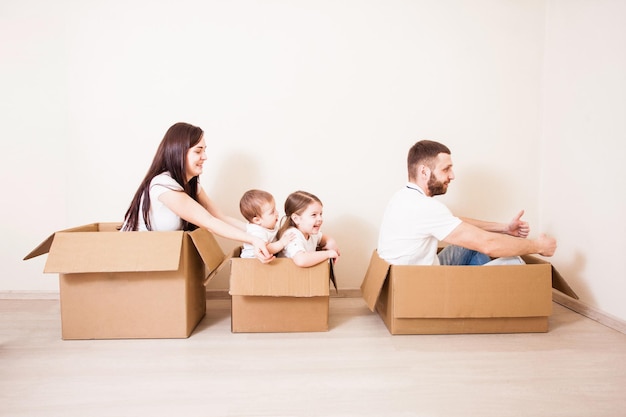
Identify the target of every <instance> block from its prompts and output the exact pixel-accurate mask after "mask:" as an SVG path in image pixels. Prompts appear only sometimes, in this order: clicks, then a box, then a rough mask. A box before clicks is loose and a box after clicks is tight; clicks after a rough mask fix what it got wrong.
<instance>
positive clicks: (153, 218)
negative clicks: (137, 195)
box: [137, 172, 200, 232]
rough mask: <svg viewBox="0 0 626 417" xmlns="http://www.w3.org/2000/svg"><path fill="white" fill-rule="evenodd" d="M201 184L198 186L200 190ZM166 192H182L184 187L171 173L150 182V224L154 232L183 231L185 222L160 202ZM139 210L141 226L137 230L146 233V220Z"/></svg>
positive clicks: (163, 174)
mask: <svg viewBox="0 0 626 417" xmlns="http://www.w3.org/2000/svg"><path fill="white" fill-rule="evenodd" d="M199 187H200V184H198V188H199ZM166 191H182V192H184V191H185V190H184V189H183V186H182V185H180V184H179V183H177V182H176V180H174V178H172V176H171V175H170V173H169V172H164V173H162V174H159V175H157V176H155V177H154V178H152V181H150V224H151V226H152V230H153V231H158V232H164V231H165V232H166V231H174V230H182V229H183V221H182V219H181V218H180V217H178V215H177V214H176V213H174V212H173V211H172V210H170V209H169V208H167V206H166V205H165V204H163V203H161V202H160V201H159V197H160V196H161V194H163V193H164V192H166ZM141 210H142V208H141V207H140V208H139V224H138V227H137V230H139V231H146V230H148V229H147V227H146V223H145V220H144V218H143V216H142V214H141Z"/></svg>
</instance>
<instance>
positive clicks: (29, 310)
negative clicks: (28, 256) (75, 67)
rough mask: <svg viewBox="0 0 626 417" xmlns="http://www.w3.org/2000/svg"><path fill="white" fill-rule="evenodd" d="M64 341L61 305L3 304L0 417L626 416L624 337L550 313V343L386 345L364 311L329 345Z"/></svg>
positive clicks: (216, 326)
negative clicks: (62, 338)
mask: <svg viewBox="0 0 626 417" xmlns="http://www.w3.org/2000/svg"><path fill="white" fill-rule="evenodd" d="M207 307H208V312H207V316H206V317H205V318H204V319H203V321H202V322H201V323H200V324H199V326H198V328H197V329H196V330H195V332H194V333H193V335H192V336H191V337H190V338H189V339H176V340H164V339H162V340H92V341H63V340H61V337H60V334H61V330H60V316H59V302H58V301H57V300H0V415H1V416H11V417H19V416H42V417H45V416H63V417H70V416H80V417H97V416H107V417H112V416H142V417H145V416H185V417H187V416H199V417H200V416H202V417H206V416H376V417H386V416H402V417H406V416H420V417H422V416H425V417H430V416H481V417H488V416H497V417H505V416H538V417H547V416H567V417H572V416H584V417H602V416H607V417H619V416H626V335H624V334H622V333H619V332H617V331H615V330H612V329H610V328H607V327H605V326H603V325H601V324H598V323H596V322H594V321H592V320H590V319H587V318H585V317H583V316H580V315H579V314H577V313H574V312H572V311H570V310H567V309H566V308H564V307H561V306H559V305H557V304H555V305H554V314H553V316H552V317H551V319H550V331H549V332H548V333H545V334H517V335H516V334H509V335H506V334H505V335H453V336H391V335H390V334H389V332H388V331H387V328H386V327H385V326H384V324H383V323H382V321H381V320H380V318H379V317H378V316H377V315H376V314H374V313H371V312H370V311H369V310H368V309H367V308H366V306H365V304H364V302H363V301H362V300H361V299H360V298H331V301H330V326H331V329H330V331H329V332H327V333H297V334H232V333H231V332H230V302H229V300H215V299H212V300H208V301H207Z"/></svg>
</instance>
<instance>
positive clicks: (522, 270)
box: [391, 264, 552, 318]
mask: <svg viewBox="0 0 626 417" xmlns="http://www.w3.org/2000/svg"><path fill="white" fill-rule="evenodd" d="M460 268H462V269H463V273H462V274H459V269H460ZM549 273H550V265H549V264H536V265H525V266H523V267H522V266H489V267H477V266H437V267H434V268H433V267H432V266H394V267H393V268H392V271H391V274H392V279H393V297H394V303H393V311H394V317H398V318H413V317H420V318H460V317H463V318H492V317H541V316H548V315H550V313H551V311H552V292H551V290H550V288H551V285H552V283H551V280H550V279H549Z"/></svg>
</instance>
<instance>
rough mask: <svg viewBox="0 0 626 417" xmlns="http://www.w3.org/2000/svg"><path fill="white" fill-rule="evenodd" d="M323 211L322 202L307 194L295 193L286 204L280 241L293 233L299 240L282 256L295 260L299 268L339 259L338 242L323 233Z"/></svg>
mask: <svg viewBox="0 0 626 417" xmlns="http://www.w3.org/2000/svg"><path fill="white" fill-rule="evenodd" d="M322 208H323V207H322V202H321V201H320V199H319V198H317V197H316V196H314V195H313V194H311V193H307V192H306V191H296V192H294V193H291V194H290V195H289V196H288V197H287V200H285V219H286V220H285V222H284V223H283V225H282V226H281V227H280V230H279V231H278V236H277V238H278V239H280V238H281V236H283V235H284V234H286V233H289V232H291V231H293V232H295V235H296V237H295V239H293V240H292V241H291V242H289V243H288V244H287V246H286V247H285V249H284V250H283V252H282V254H283V256H285V257H286V258H291V259H293V262H294V263H295V264H296V265H297V266H301V267H308V266H313V265H317V264H318V263H320V262H323V261H325V260H327V259H337V258H338V257H339V248H338V247H337V243H336V242H335V240H334V239H333V238H331V237H330V236H327V235H323V234H322V233H321V232H320V227H321V226H322V223H323V221H324V220H323V219H322ZM318 249H319V250H318Z"/></svg>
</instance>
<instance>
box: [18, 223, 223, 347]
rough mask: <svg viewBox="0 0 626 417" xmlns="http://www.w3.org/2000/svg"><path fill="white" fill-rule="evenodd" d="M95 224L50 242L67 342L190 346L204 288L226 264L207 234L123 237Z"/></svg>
mask: <svg viewBox="0 0 626 417" xmlns="http://www.w3.org/2000/svg"><path fill="white" fill-rule="evenodd" d="M120 226H121V224H119V223H93V224H89V225H85V226H80V227H76V228H73V229H67V230H62V231H59V232H56V233H54V234H52V235H51V236H50V237H48V238H47V239H46V240H45V241H44V242H43V243H41V244H40V245H39V246H38V247H37V248H36V249H34V250H33V251H32V252H31V253H29V254H28V255H27V256H26V257H25V258H24V259H30V258H33V257H35V256H39V255H42V254H45V253H48V259H47V260H46V265H45V268H44V272H45V273H58V274H59V288H60V302H61V324H62V338H63V339H121V338H186V337H189V336H190V335H191V333H192V332H193V330H194V328H195V327H196V326H197V324H198V323H199V322H200V320H201V319H202V318H203V317H204V315H205V313H206V289H205V284H206V282H207V281H208V280H209V279H210V278H211V277H212V274H213V272H214V271H216V270H217V269H218V267H219V266H220V264H221V263H222V262H223V261H224V258H225V256H224V253H223V251H222V250H221V248H220V246H219V245H218V243H217V241H216V240H215V237H214V236H213V235H212V234H211V233H210V232H208V231H205V230H196V231H193V232H183V231H174V232H119V228H120Z"/></svg>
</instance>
